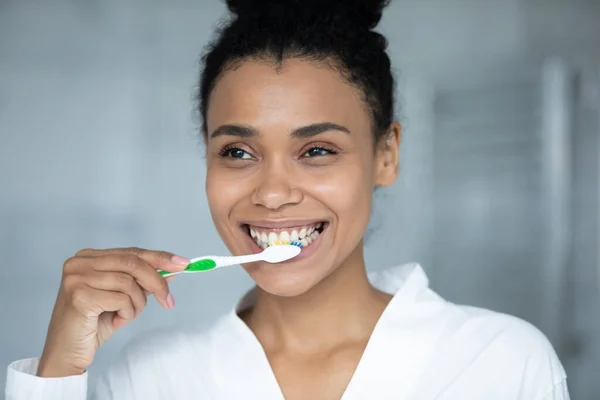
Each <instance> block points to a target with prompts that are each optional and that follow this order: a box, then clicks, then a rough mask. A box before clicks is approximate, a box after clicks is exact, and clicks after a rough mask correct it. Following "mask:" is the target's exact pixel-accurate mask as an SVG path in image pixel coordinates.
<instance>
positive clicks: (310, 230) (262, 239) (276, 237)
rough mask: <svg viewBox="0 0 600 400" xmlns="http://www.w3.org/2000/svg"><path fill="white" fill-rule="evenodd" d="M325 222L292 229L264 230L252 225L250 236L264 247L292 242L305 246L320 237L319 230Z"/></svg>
mask: <svg viewBox="0 0 600 400" xmlns="http://www.w3.org/2000/svg"><path fill="white" fill-rule="evenodd" d="M322 226H323V223H321V222H319V223H318V224H315V225H312V226H310V227H304V228H301V229H299V230H298V229H293V230H291V231H279V232H274V231H263V230H262V229H260V228H253V227H250V236H252V238H253V239H254V241H255V242H256V243H257V244H258V245H259V246H260V247H262V248H263V249H264V248H267V247H268V246H274V245H279V244H290V243H291V242H300V243H301V244H302V246H303V247H306V246H308V245H309V244H311V243H312V242H313V241H314V240H315V239H316V238H317V237H319V231H317V229H319V228H321V227H322Z"/></svg>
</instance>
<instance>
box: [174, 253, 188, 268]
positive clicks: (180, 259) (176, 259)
mask: <svg viewBox="0 0 600 400" xmlns="http://www.w3.org/2000/svg"><path fill="white" fill-rule="evenodd" d="M171 262H172V263H173V264H177V265H182V266H184V267H187V265H188V264H189V263H190V260H188V259H187V258H185V257H180V256H173V257H171Z"/></svg>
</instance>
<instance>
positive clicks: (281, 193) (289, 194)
mask: <svg viewBox="0 0 600 400" xmlns="http://www.w3.org/2000/svg"><path fill="white" fill-rule="evenodd" d="M277 164H278V165H271V166H268V165H265V167H264V168H262V170H261V171H260V181H259V183H258V184H257V186H256V189H255V190H254V192H253V193H252V202H253V203H254V205H258V206H263V207H266V208H268V209H269V210H278V209H280V208H281V207H283V206H286V205H291V204H298V203H300V202H301V201H302V191H301V190H300V189H299V188H298V187H297V186H296V185H295V184H294V183H295V181H294V174H293V173H292V172H291V171H288V170H287V169H286V168H285V167H284V166H283V165H281V164H280V163H277Z"/></svg>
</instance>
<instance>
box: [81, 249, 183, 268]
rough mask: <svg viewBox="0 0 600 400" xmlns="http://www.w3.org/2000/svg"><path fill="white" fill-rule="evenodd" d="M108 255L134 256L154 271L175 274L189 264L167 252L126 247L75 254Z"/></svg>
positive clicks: (84, 255)
mask: <svg viewBox="0 0 600 400" xmlns="http://www.w3.org/2000/svg"><path fill="white" fill-rule="evenodd" d="M108 254H134V255H136V256H138V257H139V258H141V259H142V260H144V261H145V262H146V263H148V264H149V265H150V266H152V267H153V268H154V269H162V270H165V271H169V272H177V271H181V270H183V269H185V267H187V266H188V264H189V263H190V260H189V259H187V258H185V257H181V256H178V255H175V254H173V253H169V252H167V251H158V250H146V249H141V248H139V247H127V248H116V249H104V250H97V249H83V250H81V251H79V252H77V254H76V255H77V256H79V257H96V256H104V255H108Z"/></svg>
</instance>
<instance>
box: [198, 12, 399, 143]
mask: <svg viewBox="0 0 600 400" xmlns="http://www.w3.org/2000/svg"><path fill="white" fill-rule="evenodd" d="M389 1H390V0H227V6H228V7H229V10H230V11H231V18H229V19H228V20H227V21H226V23H225V24H223V26H222V27H221V28H220V29H218V31H217V33H216V37H215V39H214V40H213V41H212V42H211V43H210V44H209V45H208V47H207V49H206V52H205V54H204V56H203V57H202V64H203V68H202V73H201V76H200V85H199V89H198V93H197V97H198V103H199V113H200V116H201V118H202V130H203V133H204V134H206V130H207V127H206V112H207V109H208V102H209V97H210V93H211V91H212V90H213V88H214V87H215V85H216V83H217V81H218V79H219V77H221V76H222V74H223V73H224V72H226V71H227V70H230V69H232V68H235V67H236V66H238V65H239V63H240V62H243V61H244V60H246V59H257V60H261V61H265V62H269V63H273V65H274V66H275V67H278V68H279V67H281V66H282V63H283V61H284V60H285V59H287V58H297V59H303V60H308V61H317V62H323V63H326V64H327V65H329V66H330V67H332V68H334V69H336V70H337V71H339V73H340V74H341V76H342V77H343V78H344V79H345V80H346V81H347V82H349V83H350V84H352V85H354V86H355V87H357V88H358V89H359V90H360V91H361V92H362V95H363V96H362V97H363V101H364V102H365V105H366V106H367V107H368V109H369V111H370V114H371V117H372V120H373V134H374V137H375V142H377V141H378V140H379V139H380V138H381V137H382V136H384V135H385V133H386V131H387V130H388V128H389V126H390V124H391V123H392V120H393V118H394V86H395V85H394V78H393V76H392V71H391V65H390V58H389V57H388V54H387V52H386V48H387V40H386V39H385V37H384V36H383V35H382V34H380V33H378V32H375V31H374V30H373V29H374V28H375V27H376V26H377V24H378V23H379V20H380V19H381V15H382V12H383V9H384V8H385V7H386V6H387V5H388V3H389Z"/></svg>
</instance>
